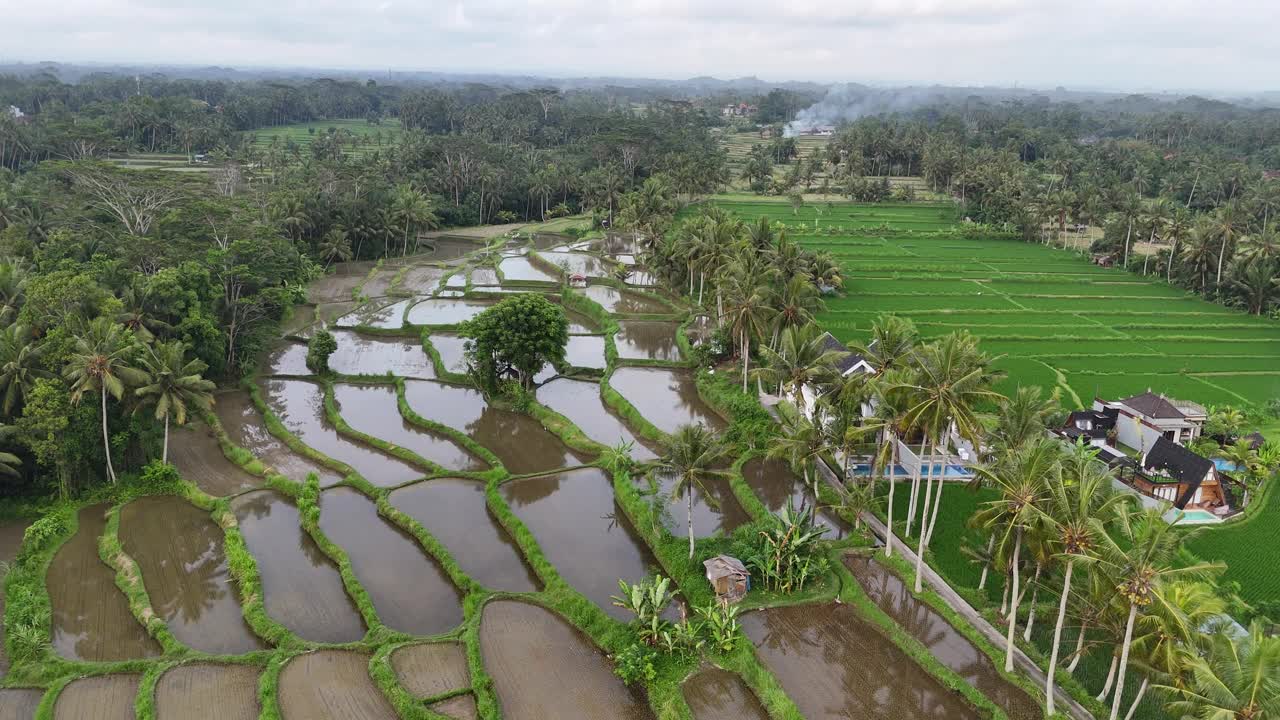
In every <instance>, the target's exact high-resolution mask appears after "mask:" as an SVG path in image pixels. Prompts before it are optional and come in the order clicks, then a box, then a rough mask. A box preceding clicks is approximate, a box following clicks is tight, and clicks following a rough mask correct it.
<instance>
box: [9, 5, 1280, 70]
mask: <svg viewBox="0 0 1280 720" xmlns="http://www.w3.org/2000/svg"><path fill="white" fill-rule="evenodd" d="M1278 27H1280V0H1219V1H1218V2H1204V1H1203V0H767V1H766V0H524V1H519V0H492V1H490V2H471V1H468V0H463V1H460V2H459V1H454V0H348V1H346V2H341V1H338V0H316V1H313V2H298V1H296V0H294V1H292V2H290V1H289V0H204V1H199V0H62V1H60V2H47V1H41V0H0V28H3V29H2V30H0V37H2V38H3V40H2V41H0V60H5V61H13V60H27V61H39V60H57V61H75V62H83V61H101V62H154V63H168V64H194V65H209V64H217V65H227V66H241V67H243V66H250V65H254V66H263V65H268V66H290V67H298V66H306V67H323V68H353V69H372V70H385V69H397V70H437V71H469V72H502V73H521V74H546V75H554V76H573V75H593V76H594V75H618V76H630V77H656V78H688V77H693V76H697V75H714V76H716V77H721V78H731V77H741V76H746V75H756V76H758V77H761V78H765V79H767V80H773V81H780V80H815V81H858V82H873V83H884V84H893V83H929V84H932V83H939V84H948V85H957V84H975V85H1012V84H1014V83H1017V84H1020V85H1029V86H1037V87H1052V86H1055V85H1065V86H1068V87H1072V88H1084V87H1089V88H1114V89H1127V90H1152V89H1174V90H1178V89H1204V90H1223V91H1239V90H1271V89H1280V52H1277V48H1280V35H1278V34H1277V28H1278Z"/></svg>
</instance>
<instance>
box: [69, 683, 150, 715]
mask: <svg viewBox="0 0 1280 720" xmlns="http://www.w3.org/2000/svg"><path fill="white" fill-rule="evenodd" d="M141 683H142V676H141V675H99V676H97V677H87V678H81V679H79V680H73V681H71V683H69V684H68V685H67V686H66V687H65V688H63V689H62V692H61V693H60V694H59V695H58V700H57V701H56V702H55V703H54V705H53V718H54V720H133V717H134V714H133V707H134V702H135V700H136V699H137V697H138V686H139V685H140V684H141Z"/></svg>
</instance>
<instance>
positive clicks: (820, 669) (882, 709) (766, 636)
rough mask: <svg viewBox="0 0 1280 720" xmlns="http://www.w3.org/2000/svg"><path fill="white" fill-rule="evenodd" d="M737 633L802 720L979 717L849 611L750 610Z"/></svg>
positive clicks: (825, 607) (810, 607) (818, 607)
mask: <svg viewBox="0 0 1280 720" xmlns="http://www.w3.org/2000/svg"><path fill="white" fill-rule="evenodd" d="M742 628H743V630H744V631H746V633H747V636H748V637H749V638H751V642H752V643H753V644H754V645H755V646H756V653H757V654H758V655H759V656H760V659H761V660H762V661H763V662H764V664H765V665H766V666H767V667H768V668H769V670H771V671H772V672H773V674H774V675H775V676H777V678H778V681H779V682H780V683H781V684H782V688H783V689H784V690H786V692H787V695H788V696H790V697H791V699H792V700H793V701H794V702H795V703H796V706H797V707H798V708H800V712H801V713H802V714H803V715H804V716H805V718H806V719H807V720H847V719H848V718H883V719H884V720H915V719H917V718H933V719H936V720H978V719H979V718H980V717H981V715H980V714H979V713H978V711H977V710H975V709H974V708H973V707H971V706H970V705H969V704H968V703H967V702H966V701H965V700H964V698H963V697H962V696H961V695H960V694H959V693H957V692H955V691H952V690H950V689H948V688H947V687H945V686H944V685H942V683H941V682H939V681H938V680H937V679H935V678H934V677H933V676H932V675H930V674H929V673H928V672H926V671H925V670H924V669H923V668H921V667H920V666H919V665H917V664H916V663H915V662H914V661H913V660H912V659H911V658H910V657H909V656H908V655H907V654H906V653H904V652H903V651H902V650H900V649H898V647H897V646H896V645H894V644H893V642H892V641H890V640H889V639H888V638H886V637H885V636H884V635H881V634H880V632H879V631H878V630H877V629H875V628H874V627H872V626H871V625H870V624H869V623H867V622H866V621H865V620H863V619H862V618H861V617H860V616H859V615H858V613H857V611H856V610H855V609H854V608H853V607H852V606H849V605H834V604H830V605H800V606H793V607H781V608H771V609H768V610H756V611H753V612H749V613H747V614H745V615H743V616H742Z"/></svg>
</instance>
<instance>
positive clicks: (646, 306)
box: [578, 275, 672, 315]
mask: <svg viewBox="0 0 1280 720" xmlns="http://www.w3.org/2000/svg"><path fill="white" fill-rule="evenodd" d="M632 277H635V276H634V275H633V276H632ZM578 292H580V293H582V294H584V295H586V296H587V297H589V298H591V299H592V300H594V301H596V302H597V303H599V305H600V306H601V307H603V308H604V309H605V310H607V311H608V312H611V313H620V314H624V315H648V314H666V313H670V312H672V310H671V308H669V307H667V306H666V305H665V304H663V303H661V302H658V301H657V300H654V299H653V298H650V297H646V296H644V295H640V294H637V293H633V292H625V291H622V290H618V289H616V288H612V287H609V286H607V285H592V286H590V287H588V288H585V289H583V290H578Z"/></svg>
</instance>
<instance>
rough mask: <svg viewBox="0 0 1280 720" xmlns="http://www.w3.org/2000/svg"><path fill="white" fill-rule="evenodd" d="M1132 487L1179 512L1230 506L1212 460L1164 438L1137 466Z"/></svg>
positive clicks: (1161, 438)
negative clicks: (1190, 508)
mask: <svg viewBox="0 0 1280 720" xmlns="http://www.w3.org/2000/svg"><path fill="white" fill-rule="evenodd" d="M1138 466H1139V472H1138V473H1137V475H1135V477H1134V478H1133V485H1134V487H1135V488H1136V489H1137V490H1139V491H1140V492H1143V493H1146V494H1148V495H1150V496H1152V497H1154V498H1159V499H1160V500H1167V501H1169V502H1171V503H1173V505H1174V507H1176V508H1178V509H1179V510H1182V509H1185V508H1187V507H1188V506H1194V507H1199V508H1206V509H1210V510H1216V509H1217V508H1225V507H1228V506H1229V498H1228V494H1229V491H1227V492H1224V489H1225V485H1224V483H1223V480H1222V478H1220V477H1219V476H1218V469H1217V467H1216V466H1215V465H1214V464H1213V461H1212V460H1210V459H1208V458H1205V457H1201V456H1200V455H1197V454H1196V453H1194V452H1192V451H1191V450H1189V449H1187V448H1186V447H1184V446H1182V445H1179V444H1177V443H1175V442H1173V441H1172V440H1169V439H1168V438H1165V437H1160V438H1157V439H1156V441H1155V443H1154V444H1153V445H1152V446H1151V448H1150V449H1149V450H1147V452H1146V453H1145V454H1144V455H1143V456H1142V460H1141V461H1140V462H1139V463H1138Z"/></svg>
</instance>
